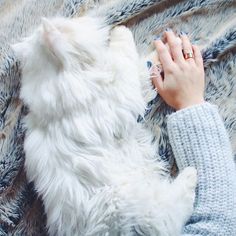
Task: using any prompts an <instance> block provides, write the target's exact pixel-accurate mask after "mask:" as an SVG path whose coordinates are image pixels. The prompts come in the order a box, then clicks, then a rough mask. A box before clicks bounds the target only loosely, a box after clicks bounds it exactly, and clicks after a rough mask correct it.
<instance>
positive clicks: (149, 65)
mask: <svg viewBox="0 0 236 236" xmlns="http://www.w3.org/2000/svg"><path fill="white" fill-rule="evenodd" d="M151 67H152V62H151V61H147V68H148V69H150V68H151Z"/></svg>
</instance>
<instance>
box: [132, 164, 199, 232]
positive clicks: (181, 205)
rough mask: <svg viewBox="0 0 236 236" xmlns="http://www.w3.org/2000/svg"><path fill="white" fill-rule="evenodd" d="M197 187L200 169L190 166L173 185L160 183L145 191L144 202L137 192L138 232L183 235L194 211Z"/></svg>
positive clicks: (136, 227)
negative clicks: (183, 229)
mask: <svg viewBox="0 0 236 236" xmlns="http://www.w3.org/2000/svg"><path fill="white" fill-rule="evenodd" d="M196 184H197V173H196V170H195V169H194V168H192V167H188V168H186V169H184V171H182V172H181V173H180V174H179V176H178V177H177V178H176V179H175V180H174V181H173V182H172V183H169V182H162V181H161V182H159V183H158V182H156V184H155V185H151V186H150V188H146V190H145V189H144V190H143V194H142V195H143V196H142V198H143V200H141V197H140V196H141V195H140V196H139V194H138V192H136V198H135V199H136V201H137V202H138V205H137V206H136V207H135V209H136V210H137V211H136V214H135V215H134V218H135V217H136V219H137V221H136V224H135V226H134V228H135V230H136V231H137V232H144V233H143V235H160V236H162V235H165V236H179V235H180V234H181V231H182V228H183V226H184V224H185V223H186V222H187V220H188V219H189V217H190V216H191V214H192V211H193V203H194V198H195V188H196ZM144 196H145V198H144ZM139 199H140V200H139ZM145 199H146V200H145ZM141 206H143V207H141Z"/></svg>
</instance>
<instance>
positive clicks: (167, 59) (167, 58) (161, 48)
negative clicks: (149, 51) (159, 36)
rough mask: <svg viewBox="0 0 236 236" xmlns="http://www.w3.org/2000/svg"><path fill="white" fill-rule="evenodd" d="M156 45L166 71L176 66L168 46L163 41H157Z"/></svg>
mask: <svg viewBox="0 0 236 236" xmlns="http://www.w3.org/2000/svg"><path fill="white" fill-rule="evenodd" d="M154 44H155V47H156V50H157V52H158V55H159V59H160V62H161V64H162V67H163V69H164V71H165V70H166V69H167V70H168V69H169V68H170V67H172V66H174V61H173V60H172V57H171V55H170V52H169V50H168V48H167V47H166V45H165V44H164V43H163V42H162V41H161V40H155V42H154Z"/></svg>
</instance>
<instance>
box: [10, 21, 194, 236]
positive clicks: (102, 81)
mask: <svg viewBox="0 0 236 236" xmlns="http://www.w3.org/2000/svg"><path fill="white" fill-rule="evenodd" d="M14 49H15V51H16V53H17V54H18V56H19V58H20V59H21V62H22V68H23V72H22V73H23V78H22V87H21V98H22V99H23V100H24V102H25V103H26V104H27V105H28V106H29V109H30V112H29V114H28V116H27V119H26V125H27V134H26V139H25V146H24V147H25V153H26V158H25V168H26V173H27V177H28V180H29V181H34V184H35V188H36V190H37V191H38V193H39V194H40V195H41V196H42V199H43V202H44V206H45V211H46V213H47V225H48V230H49V233H50V235H59V236H60V235H61V236H73V235H81V236H95V235H96V236H103V235H104V236H105V235H106V236H107V235H111V236H116V235H135V234H139V235H145V236H148V235H155V236H157V235H161V236H167V235H170V236H175V235H179V234H180V232H181V228H182V226H183V224H184V223H185V222H186V220H187V219H188V217H189V216H190V214H191V212H192V208H193V201H194V192H195V186H196V171H195V169H193V168H191V167H189V168H187V169H185V170H184V171H183V172H182V173H180V175H179V176H178V177H177V178H176V179H175V180H173V181H170V180H169V177H168V176H167V175H166V173H165V169H164V165H163V164H162V163H160V162H158V161H157V160H156V157H155V153H156V149H157V144H156V143H155V142H152V140H153V136H152V134H151V132H150V131H148V130H147V129H145V128H144V127H143V126H142V124H139V123H137V122H136V120H137V117H138V114H143V112H144V108H145V102H144V98H143V95H142V90H141V85H140V78H139V75H140V74H139V58H138V54H137V52H136V47H135V44H134V41H133V37H132V34H131V32H130V31H129V30H128V29H127V28H125V27H123V26H121V27H117V28H115V29H113V30H111V31H110V29H109V28H108V27H105V26H104V25H103V23H102V20H100V19H93V18H89V17H82V18H78V19H63V18H56V19H51V20H47V19H44V20H43V24H42V25H41V26H40V27H39V28H38V29H37V30H36V31H35V33H34V34H33V35H32V36H31V37H28V38H26V39H24V41H23V42H21V43H18V44H16V45H14Z"/></svg>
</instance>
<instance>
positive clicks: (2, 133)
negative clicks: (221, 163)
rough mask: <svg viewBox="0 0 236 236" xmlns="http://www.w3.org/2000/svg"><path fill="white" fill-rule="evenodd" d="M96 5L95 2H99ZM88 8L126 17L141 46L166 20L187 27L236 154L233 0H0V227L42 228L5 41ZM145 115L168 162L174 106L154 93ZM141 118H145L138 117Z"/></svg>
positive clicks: (14, 66) (113, 18) (13, 63)
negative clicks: (51, 19)
mask: <svg viewBox="0 0 236 236" xmlns="http://www.w3.org/2000/svg"><path fill="white" fill-rule="evenodd" d="M98 6H99V7H98ZM89 10H92V13H91V14H98V15H101V16H104V17H105V18H106V22H107V24H110V25H117V24H125V25H127V26H128V27H129V28H130V29H131V30H132V32H133V34H134V37H135V41H136V43H137V47H138V50H139V53H140V54H142V55H145V54H148V53H149V52H150V51H152V50H153V46H152V40H153V36H154V35H155V34H157V35H159V34H161V32H163V30H164V29H165V28H167V27H169V28H172V29H173V30H175V31H176V32H179V31H180V30H182V31H185V32H187V33H188V34H189V36H190V38H191V39H192V41H195V44H197V45H199V46H200V47H201V49H202V54H203V57H204V64H205V70H206V93H205V98H206V100H208V101H210V102H211V103H214V104H217V105H218V106H219V108H220V113H221V115H222V117H223V120H224V123H225V127H226V129H227V131H228V133H229V136H230V140H231V143H232V147H233V151H234V155H235V157H236V91H235V90H236V87H235V81H236V1H235V0H189V1H187V0H17V1H15V0H2V1H0V19H1V24H0V32H1V37H0V235H47V233H46V228H45V219H46V216H45V215H44V210H43V205H42V202H41V200H40V196H38V195H37V193H36V192H35V191H34V186H33V183H28V182H27V181H26V177H25V173H24V168H23V166H24V153H23V141H24V127H23V126H22V118H23V117H24V115H25V114H26V113H27V109H26V108H25V107H24V106H23V104H22V102H21V101H20V100H19V97H18V96H19V88H20V79H21V72H20V69H19V63H18V62H17V60H16V58H15V56H14V54H13V52H12V50H11V49H10V47H9V45H10V44H11V43H14V42H17V41H18V40H19V39H20V38H21V37H23V36H26V35H29V34H30V33H31V32H32V31H33V29H34V28H35V27H36V26H37V25H38V24H39V23H40V20H41V17H42V16H46V17H50V16H55V15H63V16H66V17H76V16H79V15H83V14H85V13H86V12H87V11H89ZM149 108H150V109H149V110H148V111H147V116H146V120H148V122H149V124H150V125H151V126H152V127H153V129H160V130H161V135H160V137H157V138H159V144H160V145H159V154H160V156H161V157H162V158H163V159H164V160H166V161H167V162H169V163H170V167H172V166H173V155H172V151H171V147H170V144H169V141H168V136H167V133H166V115H167V114H169V113H170V112H172V110H171V109H170V108H169V107H168V106H166V105H165V104H164V102H163V101H162V99H161V98H160V97H159V96H157V97H156V98H155V99H154V100H152V101H150V103H149ZM139 121H140V122H142V119H141V118H140V119H139Z"/></svg>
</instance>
